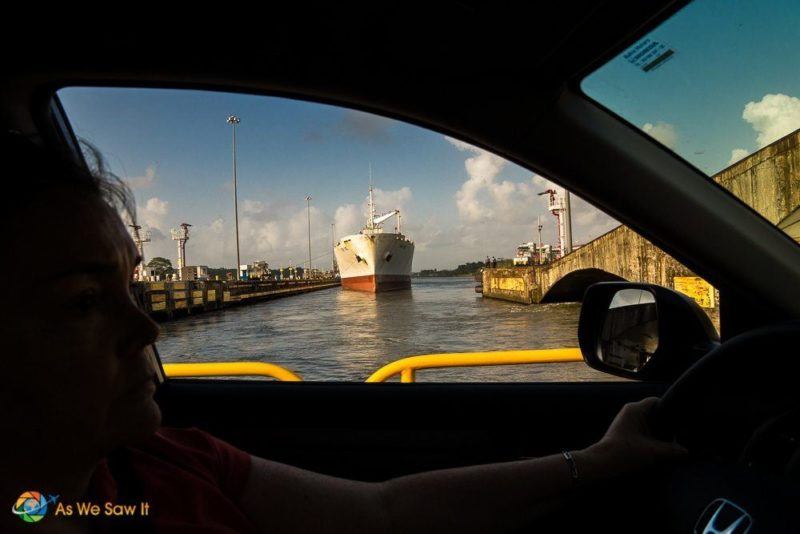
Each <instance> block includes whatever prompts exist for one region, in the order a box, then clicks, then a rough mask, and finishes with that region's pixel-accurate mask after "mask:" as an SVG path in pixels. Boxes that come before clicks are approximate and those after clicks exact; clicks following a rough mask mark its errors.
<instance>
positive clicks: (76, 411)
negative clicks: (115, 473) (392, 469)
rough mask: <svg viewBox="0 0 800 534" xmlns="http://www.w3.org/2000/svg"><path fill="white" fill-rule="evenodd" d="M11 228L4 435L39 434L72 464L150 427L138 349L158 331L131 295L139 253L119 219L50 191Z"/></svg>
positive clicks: (155, 420)
mask: <svg viewBox="0 0 800 534" xmlns="http://www.w3.org/2000/svg"><path fill="white" fill-rule="evenodd" d="M12 225H13V226H14V228H15V234H14V237H13V238H12V245H11V247H12V258H13V260H12V262H11V264H10V265H7V266H6V267H5V268H4V271H6V273H7V275H6V276H4V277H3V278H4V279H5V280H7V282H8V283H7V286H6V288H7V291H8V292H9V293H10V301H9V302H8V304H9V305H8V306H6V307H4V309H3V312H2V313H3V321H2V323H3V324H2V331H3V337H2V339H3V340H5V341H6V343H7V346H6V349H7V350H6V351H4V352H5V354H6V359H5V362H6V366H5V368H4V369H3V375H4V377H3V378H4V382H5V383H6V385H7V386H9V387H6V388H4V389H3V393H2V406H3V410H4V412H5V413H3V415H2V423H0V425H2V426H4V427H6V428H5V429H4V430H6V431H7V432H4V435H13V436H18V437H19V440H23V441H24V440H26V439H28V440H42V439H44V440H45V441H50V442H51V445H52V446H54V447H57V450H58V451H59V453H60V454H66V455H67V456H69V455H73V456H75V460H79V457H80V456H81V455H82V454H87V455H89V456H96V455H101V456H102V455H104V454H106V453H107V452H108V451H109V450H110V449H112V448H114V447H116V446H118V445H121V444H123V443H127V442H129V441H131V440H135V439H137V438H138V437H143V436H146V435H148V434H150V433H152V432H153V431H154V430H155V429H156V428H157V427H158V425H159V423H160V411H159V409H158V406H157V405H156V404H155V402H154V401H153V393H154V391H155V382H154V377H155V371H154V369H152V366H151V365H150V363H149V360H148V359H147V357H146V356H145V352H144V351H145V349H146V348H147V347H149V345H150V344H152V343H153V341H154V340H155V338H156V337H157V335H158V327H157V325H156V324H155V323H153V321H152V320H151V319H150V318H149V317H147V316H146V315H145V314H144V313H142V312H141V311H140V310H139V309H138V307H137V306H136V304H135V302H134V300H133V299H132V298H131V294H130V284H131V280H132V273H133V269H134V267H135V265H136V263H137V262H138V257H137V251H136V248H135V246H134V244H133V242H132V240H131V239H130V237H129V235H128V233H127V231H126V228H125V226H124V224H123V222H122V220H121V219H120V217H119V216H118V215H117V214H116V213H115V212H114V211H113V210H112V209H111V208H109V207H108V206H107V205H106V204H105V203H104V202H103V201H102V200H101V199H99V198H94V197H93V196H85V195H84V196H80V195H78V194H77V193H76V192H74V191H70V190H68V189H66V187H64V188H60V187H59V188H54V189H52V190H51V191H49V192H47V193H45V194H44V195H43V196H41V197H40V198H38V199H37V200H36V201H35V202H34V203H33V204H31V205H29V206H27V207H26V209H25V210H24V211H23V210H21V211H20V212H19V215H18V216H16V217H15V220H14V221H13V222H12ZM54 452H55V451H54Z"/></svg>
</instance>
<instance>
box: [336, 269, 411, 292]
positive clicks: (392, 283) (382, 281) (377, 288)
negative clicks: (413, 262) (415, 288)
mask: <svg viewBox="0 0 800 534" xmlns="http://www.w3.org/2000/svg"><path fill="white" fill-rule="evenodd" d="M342 287H343V288H344V289H352V290H355V291H367V292H369V293H379V292H382V291H395V290H398V289H410V288H411V277H410V276H408V275H400V274H379V275H374V274H371V275H366V276H352V277H349V278H342Z"/></svg>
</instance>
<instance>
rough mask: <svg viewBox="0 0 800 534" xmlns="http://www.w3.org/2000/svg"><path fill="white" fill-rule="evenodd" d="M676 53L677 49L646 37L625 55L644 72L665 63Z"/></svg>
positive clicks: (629, 61)
mask: <svg viewBox="0 0 800 534" xmlns="http://www.w3.org/2000/svg"><path fill="white" fill-rule="evenodd" d="M674 55H675V50H673V49H672V48H670V47H669V46H667V45H666V44H664V43H662V42H660V41H656V40H655V39H650V38H646V39H642V40H641V41H639V42H638V43H636V44H635V45H634V46H633V48H631V49H630V50H628V51H627V52H626V53H625V55H624V56H623V57H624V58H625V59H626V60H627V61H628V63H630V64H632V65H633V66H635V67H637V68H640V69H642V71H644V72H650V71H653V70H655V69H657V68H658V67H660V66H661V65H663V64H664V63H665V62H667V61H668V60H669V59H671V58H672V57H673V56H674Z"/></svg>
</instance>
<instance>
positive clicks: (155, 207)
mask: <svg viewBox="0 0 800 534" xmlns="http://www.w3.org/2000/svg"><path fill="white" fill-rule="evenodd" d="M144 209H145V211H146V212H148V213H152V214H154V215H166V214H167V212H168V211H169V202H167V201H166V200H161V199H160V198H158V197H153V198H150V199H148V200H147V204H145V207H144Z"/></svg>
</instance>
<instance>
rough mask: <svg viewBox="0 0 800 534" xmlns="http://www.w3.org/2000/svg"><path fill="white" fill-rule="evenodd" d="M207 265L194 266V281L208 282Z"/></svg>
mask: <svg viewBox="0 0 800 534" xmlns="http://www.w3.org/2000/svg"><path fill="white" fill-rule="evenodd" d="M208 278H209V277H208V265H196V266H195V279H196V280H208Z"/></svg>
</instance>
